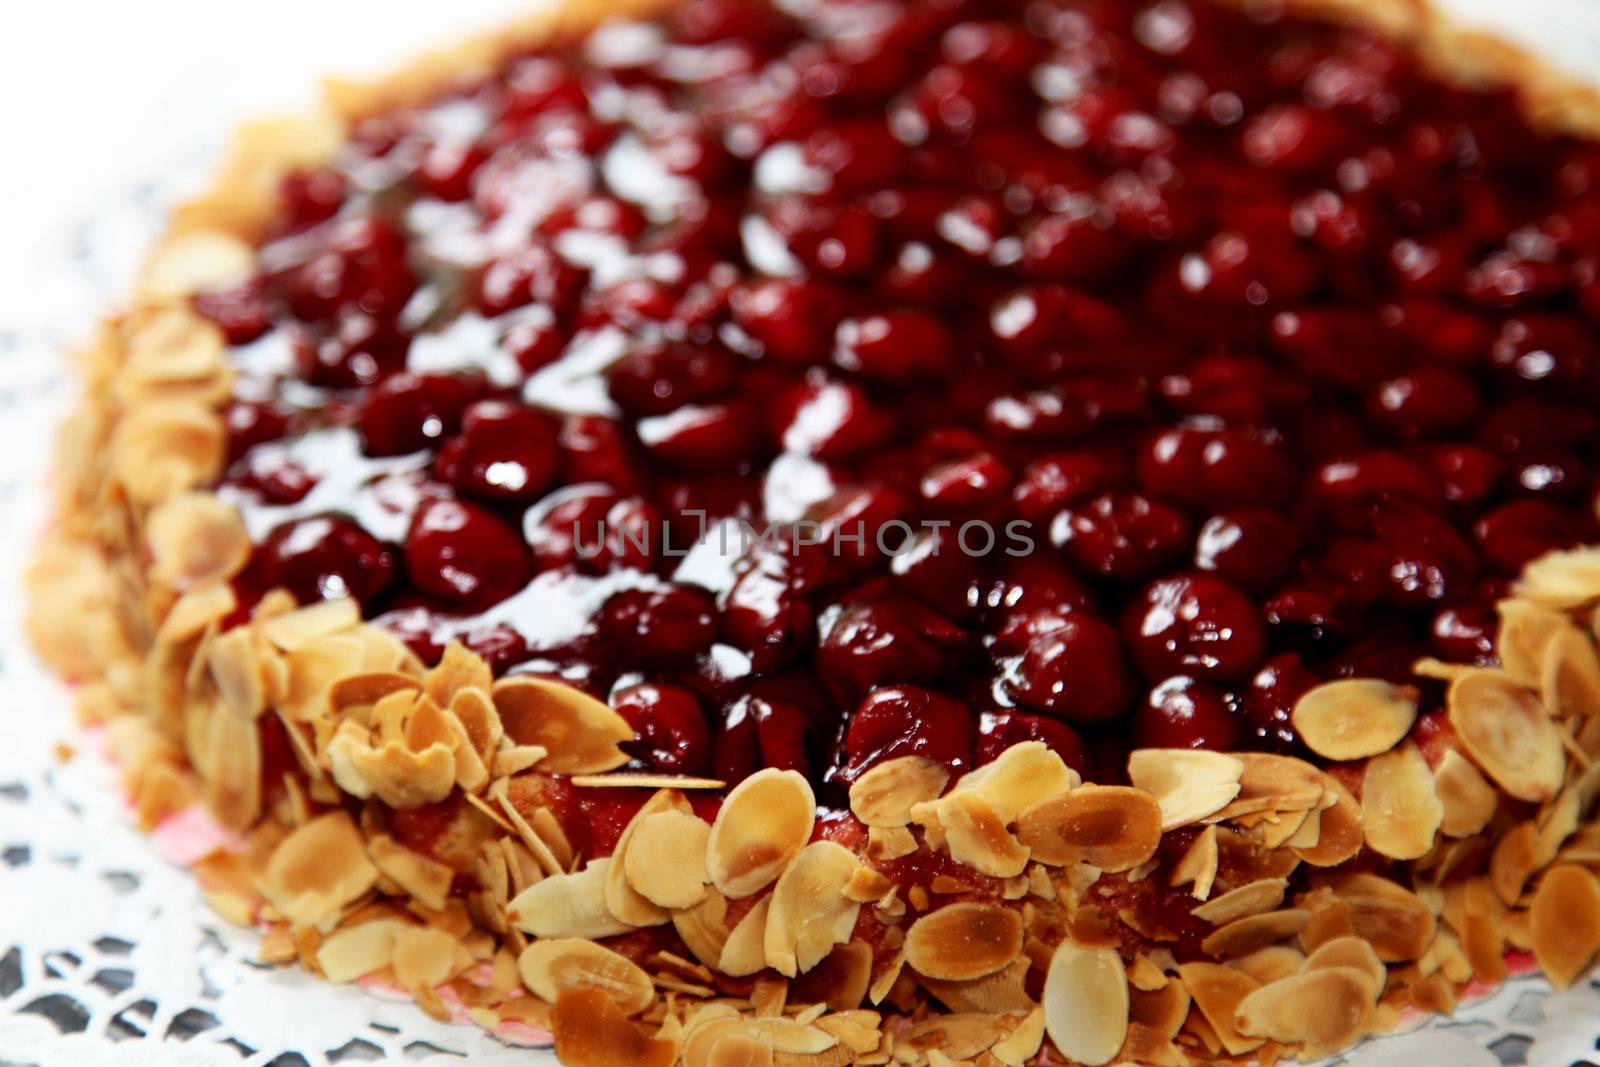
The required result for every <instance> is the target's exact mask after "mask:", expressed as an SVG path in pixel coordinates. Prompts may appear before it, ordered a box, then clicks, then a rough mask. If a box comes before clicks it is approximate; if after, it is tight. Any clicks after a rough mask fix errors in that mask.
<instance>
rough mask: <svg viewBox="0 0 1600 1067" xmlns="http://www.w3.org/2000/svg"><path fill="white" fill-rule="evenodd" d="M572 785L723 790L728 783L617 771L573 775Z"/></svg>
mask: <svg viewBox="0 0 1600 1067" xmlns="http://www.w3.org/2000/svg"><path fill="white" fill-rule="evenodd" d="M572 784H573V785H576V786H581V787H582V788H584V789H725V788H727V785H728V783H727V782H724V781H723V780H722V779H720V778H695V777H691V776H688V775H678V774H636V773H634V772H632V771H617V772H616V773H614V774H575V775H573V776H572Z"/></svg>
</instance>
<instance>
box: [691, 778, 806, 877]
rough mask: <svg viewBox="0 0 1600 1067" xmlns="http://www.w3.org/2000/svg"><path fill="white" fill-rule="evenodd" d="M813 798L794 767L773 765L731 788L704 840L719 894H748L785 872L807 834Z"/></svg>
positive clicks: (710, 869)
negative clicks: (787, 767)
mask: <svg viewBox="0 0 1600 1067" xmlns="http://www.w3.org/2000/svg"><path fill="white" fill-rule="evenodd" d="M816 816H817V800H816V796H815V795H814V794H813V793H812V792H811V783H809V782H807V781H806V779H805V776H804V775H802V774H800V773H798V772H797V771H780V770H777V769H775V768H772V767H768V768H766V769H765V770H760V771H757V772H756V773H755V774H752V775H751V776H750V777H748V778H746V779H745V780H744V781H742V782H740V783H739V784H738V785H736V786H734V787H733V790H732V791H731V792H729V794H728V796H727V798H726V799H725V800H724V801H723V802H722V807H721V808H720V809H719V810H718V811H717V819H716V822H714V823H712V824H711V833H710V835H709V837H708V838H707V842H706V868H707V871H708V872H709V873H710V875H711V882H712V884H713V885H715V886H716V887H717V890H718V891H719V892H720V893H722V895H723V896H726V897H729V898H730V899H733V900H738V899H740V898H742V897H748V896H750V895H751V894H753V893H755V892H757V891H758V890H760V889H762V888H763V887H765V886H767V885H769V884H771V882H772V881H773V880H774V879H776V878H777V877H778V875H779V874H781V873H782V872H783V869H784V868H785V867H787V866H788V865H789V862H790V861H791V860H792V859H794V857H795V856H796V855H798V854H799V852H800V850H801V849H802V848H804V847H805V844H806V842H807V841H809V840H810V839H811V828H812V826H813V825H814V824H815V822H816Z"/></svg>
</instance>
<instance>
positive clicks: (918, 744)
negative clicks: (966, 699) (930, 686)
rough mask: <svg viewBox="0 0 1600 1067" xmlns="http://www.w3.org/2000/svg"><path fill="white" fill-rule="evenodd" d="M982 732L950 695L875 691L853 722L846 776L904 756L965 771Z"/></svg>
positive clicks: (911, 689) (912, 689)
mask: <svg viewBox="0 0 1600 1067" xmlns="http://www.w3.org/2000/svg"><path fill="white" fill-rule="evenodd" d="M976 733H977V731H976V724H975V723H974V721H973V715H972V713H971V712H970V711H968V710H967V709H966V708H965V707H963V706H962V705H961V704H959V703H957V702H956V701H954V700H951V699H950V698H948V697H943V696H940V695H939V694H937V693H932V692H929V691H928V690H926V689H919V688H917V687H916V686H911V685H892V686H885V687H883V688H881V689H874V690H873V691H872V692H871V693H868V694H867V696H866V699H864V700H863V701H862V702H861V703H860V705H858V706H857V707H856V710H855V714H854V715H853V716H851V718H850V728H849V730H848V731H847V732H846V733H845V738H844V754H845V764H844V767H843V769H842V770H841V771H840V777H841V778H842V779H843V780H844V781H846V782H848V781H851V780H853V779H854V778H855V777H856V776H857V775H859V774H860V773H861V772H862V771H864V770H866V769H867V768H869V767H871V766H873V765H874V764H877V763H881V762H882V761H884V760H888V759H896V758H898V757H900V756H921V757H923V758H924V759H930V760H933V761H934V762H935V763H943V764H945V765H947V766H949V767H950V768H951V769H952V770H954V771H957V772H959V771H961V770H963V769H965V768H967V767H969V766H970V765H971V762H972V753H973V744H974V741H975V740H976Z"/></svg>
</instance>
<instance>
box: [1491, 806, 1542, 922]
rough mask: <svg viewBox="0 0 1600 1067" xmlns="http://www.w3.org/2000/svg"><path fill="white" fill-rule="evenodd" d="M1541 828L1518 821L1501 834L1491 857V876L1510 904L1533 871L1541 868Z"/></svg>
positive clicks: (1518, 895) (1496, 889) (1519, 895)
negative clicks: (1538, 852) (1539, 843)
mask: <svg viewBox="0 0 1600 1067" xmlns="http://www.w3.org/2000/svg"><path fill="white" fill-rule="evenodd" d="M1537 841H1538V828H1537V827H1535V826H1534V824H1533V823H1531V822H1523V823H1518V824H1517V825H1516V826H1513V827H1512V828H1511V829H1509V830H1507V831H1505V832H1504V833H1503V834H1501V835H1500V840H1498V841H1496V842H1495V845H1494V852H1493V853H1492V854H1491V855H1490V857H1489V880H1490V882H1491V883H1492V884H1493V885H1494V888H1495V892H1497V893H1499V894H1500V899H1501V900H1503V901H1505V902H1506V903H1507V904H1515V903H1516V902H1517V900H1518V898H1519V897H1521V896H1522V888H1523V886H1525V885H1527V883H1528V879H1529V878H1530V877H1532V876H1533V872H1534V871H1536V870H1538V869H1539V860H1538V857H1537V855H1536V853H1537Z"/></svg>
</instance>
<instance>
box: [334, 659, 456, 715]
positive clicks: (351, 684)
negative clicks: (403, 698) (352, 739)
mask: <svg viewBox="0 0 1600 1067" xmlns="http://www.w3.org/2000/svg"><path fill="white" fill-rule="evenodd" d="M421 690H422V683H421V682H420V681H418V680H417V679H415V678H413V677H411V676H410V675H408V674H401V673H399V672H398V671H368V672H365V673H362V674H350V675H346V676H345V677H343V678H339V679H337V680H335V681H334V682H333V684H332V685H330V686H328V709H329V710H330V711H332V712H334V713H335V714H344V713H345V712H350V711H355V712H357V715H356V718H357V720H358V721H361V722H365V721H366V719H367V717H368V714H369V712H370V711H371V708H372V706H373V705H374V704H376V703H378V701H380V700H382V699H383V698H384V697H387V696H391V695H393V694H395V693H400V692H407V693H417V692H421ZM433 706H434V707H438V705H437V704H435V705H433Z"/></svg>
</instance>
